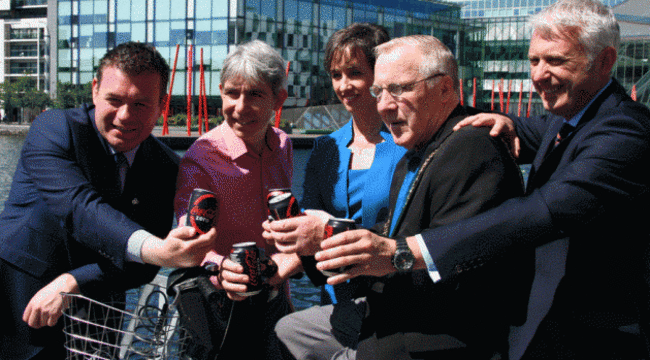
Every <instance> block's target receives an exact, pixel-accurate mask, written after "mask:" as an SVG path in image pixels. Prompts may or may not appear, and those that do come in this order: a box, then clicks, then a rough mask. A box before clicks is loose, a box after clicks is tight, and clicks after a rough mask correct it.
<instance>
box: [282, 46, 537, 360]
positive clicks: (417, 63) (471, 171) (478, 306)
mask: <svg viewBox="0 0 650 360" xmlns="http://www.w3.org/2000/svg"><path fill="white" fill-rule="evenodd" d="M376 52H377V64H376V66H375V80H374V85H373V86H372V87H371V89H370V90H371V93H372V94H373V95H374V96H375V97H376V98H377V100H378V105H377V107H378V110H379V113H380V115H381V117H382V120H383V121H384V122H385V123H386V125H387V126H388V128H389V129H390V131H391V133H392V135H393V138H394V140H395V143H396V144H398V145H400V146H403V147H405V148H406V149H408V150H409V151H408V152H407V153H406V155H405V157H404V158H403V159H402V160H401V161H400V162H399V163H398V165H397V167H396V170H395V174H394V176H393V179H392V185H391V190H390V200H389V216H388V221H387V222H386V223H384V224H382V226H381V227H380V228H379V229H378V230H379V232H380V235H377V234H375V233H373V232H371V231H368V230H354V231H348V232H345V233H343V234H340V235H337V236H335V237H332V238H330V239H327V240H324V241H323V242H322V243H321V245H322V247H323V249H325V250H323V251H321V252H319V253H317V254H316V259H317V260H318V261H320V262H319V263H318V265H317V266H318V268H319V269H320V270H324V269H336V268H339V267H341V266H353V267H352V268H350V269H348V270H346V271H345V273H343V274H341V275H335V276H332V277H330V278H329V279H328V283H330V284H333V285H334V284H337V283H341V282H344V281H346V280H347V279H349V278H351V277H353V276H357V275H360V274H364V275H370V276H374V277H375V278H374V279H375V280H374V282H373V285H372V290H371V291H370V292H369V294H368V295H367V298H366V301H363V300H359V301H357V302H356V304H357V308H356V309H353V310H350V309H342V308H341V307H337V306H329V307H320V308H312V309H308V310H306V311H304V312H298V313H295V314H292V315H289V316H287V317H285V318H284V319H282V320H281V321H280V323H279V324H278V326H277V327H276V331H277V332H278V334H279V336H280V339H281V340H282V341H283V342H284V343H285V344H286V345H287V346H288V348H289V349H290V350H291V351H292V353H293V354H294V355H295V356H296V357H297V358H299V359H330V358H332V359H412V358H422V357H426V358H441V359H479V358H484V359H490V358H492V357H493V356H494V355H497V354H504V355H505V353H506V352H507V338H508V332H509V328H510V325H511V324H517V323H522V322H523V320H524V316H525V313H526V300H527V296H528V290H527V289H528V284H530V282H531V280H532V270H533V267H532V265H533V262H532V260H533V258H532V252H531V253H530V256H527V257H526V256H522V257H520V258H519V259H513V258H509V259H504V260H503V261H502V262H501V263H500V264H498V265H496V266H494V267H493V268H492V269H491V270H490V271H488V272H485V273H476V274H472V275H468V276H464V277H459V278H458V279H457V280H454V281H451V282H444V283H441V284H434V280H437V278H438V276H437V275H436V273H435V270H434V269H431V268H429V269H426V266H425V262H424V260H423V257H422V252H421V246H420V245H419V244H418V240H417V239H414V238H409V240H408V241H406V239H407V237H410V236H413V235H416V234H419V233H420V232H422V231H423V230H425V229H429V228H434V227H437V226H442V225H444V224H448V223H452V222H454V221H457V220H459V219H463V218H466V217H469V216H472V215H475V214H478V213H480V212H482V211H485V210H487V209H489V208H492V207H494V206H497V205H499V204H500V203H502V202H503V201H505V200H506V199H509V198H511V197H513V196H520V195H521V194H523V183H522V179H521V174H520V171H519V168H518V167H517V165H516V164H515V162H514V160H513V159H512V157H511V156H510V154H509V152H508V149H507V146H506V144H505V143H504V142H502V141H494V140H495V138H491V137H490V136H489V134H488V131H487V129H482V128H478V129H472V128H470V129H467V130H470V131H459V132H454V131H453V127H454V125H456V124H457V123H458V122H459V121H460V120H462V119H464V118H465V117H467V115H468V114H467V112H466V110H465V109H464V108H463V107H461V106H460V105H459V99H460V97H459V93H458V68H457V64H456V60H455V59H454V57H453V55H452V53H451V52H450V51H449V49H448V48H447V47H446V46H444V45H443V44H442V43H441V42H440V41H439V40H438V39H436V38H434V37H432V36H409V37H404V38H397V39H394V40H392V41H390V42H388V43H385V44H382V45H380V46H378V47H377V48H376ZM476 130H478V131H476ZM499 140H500V139H499ZM411 240H413V241H411ZM414 265H415V266H417V270H416V267H414ZM366 303H367V307H365V305H366ZM359 308H361V310H359ZM323 324H324V325H323ZM327 327H329V329H328V328H327ZM359 332H361V336H360V337H359V336H358V334H359ZM355 337H356V338H355ZM357 340H358V345H357V344H356V342H357Z"/></svg>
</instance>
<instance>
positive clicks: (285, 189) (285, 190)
mask: <svg viewBox="0 0 650 360" xmlns="http://www.w3.org/2000/svg"><path fill="white" fill-rule="evenodd" d="M274 191H282V192H291V188H275V189H269V192H270V193H272V192H274Z"/></svg>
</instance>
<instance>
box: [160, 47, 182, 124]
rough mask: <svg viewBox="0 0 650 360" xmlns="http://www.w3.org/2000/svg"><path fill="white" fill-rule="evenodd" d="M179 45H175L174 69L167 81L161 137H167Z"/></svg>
mask: <svg viewBox="0 0 650 360" xmlns="http://www.w3.org/2000/svg"><path fill="white" fill-rule="evenodd" d="M179 47H180V45H179V44H176V56H175V57H174V68H173V69H172V78H171V79H170V81H169V92H167V101H166V102H165V112H164V113H163V118H164V121H163V132H162V134H163V135H169V124H168V119H169V103H170V102H171V99H172V89H173V88H174V77H175V76H176V64H177V63H178V48H179Z"/></svg>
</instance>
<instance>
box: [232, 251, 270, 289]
mask: <svg viewBox="0 0 650 360" xmlns="http://www.w3.org/2000/svg"><path fill="white" fill-rule="evenodd" d="M229 258H230V260H231V261H233V262H236V263H237V264H239V265H241V266H243V267H244V274H246V275H248V279H249V282H248V289H247V291H246V292H243V293H237V294H238V295H241V296H251V295H256V294H259V293H260V292H261V291H262V285H263V281H262V268H261V265H260V249H259V248H258V247H257V245H256V244H255V242H253V241H249V242H242V243H237V244H234V245H233V246H232V250H230V257H229Z"/></svg>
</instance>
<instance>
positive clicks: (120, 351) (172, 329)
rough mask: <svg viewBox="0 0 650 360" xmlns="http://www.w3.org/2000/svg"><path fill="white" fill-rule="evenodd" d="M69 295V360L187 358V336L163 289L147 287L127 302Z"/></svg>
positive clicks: (66, 315)
mask: <svg viewBox="0 0 650 360" xmlns="http://www.w3.org/2000/svg"><path fill="white" fill-rule="evenodd" d="M63 296H64V298H67V300H68V301H70V306H69V307H68V308H67V309H66V310H64V312H63V317H64V319H65V320H64V329H63V332H64V333H65V337H66V342H65V347H66V349H67V350H68V357H67V359H68V360H114V359H129V360H136V359H138V360H140V359H143V360H144V359H164V360H172V359H186V357H185V356H184V355H183V352H184V351H183V350H184V345H185V343H186V342H187V340H188V339H187V333H186V332H185V331H183V330H182V328H181V327H180V326H179V314H178V312H177V311H176V309H175V307H174V306H173V305H172V304H171V303H170V301H169V299H168V297H167V295H166V293H165V289H164V288H162V287H161V286H159V285H157V284H154V283H152V284H147V285H145V286H143V287H141V288H139V289H137V291H131V292H129V293H127V299H126V301H111V302H100V301H97V300H93V299H90V298H88V297H85V296H83V295H79V294H63Z"/></svg>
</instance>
